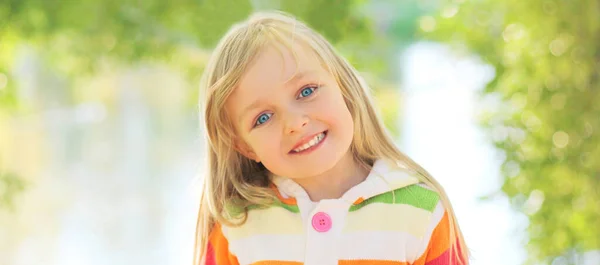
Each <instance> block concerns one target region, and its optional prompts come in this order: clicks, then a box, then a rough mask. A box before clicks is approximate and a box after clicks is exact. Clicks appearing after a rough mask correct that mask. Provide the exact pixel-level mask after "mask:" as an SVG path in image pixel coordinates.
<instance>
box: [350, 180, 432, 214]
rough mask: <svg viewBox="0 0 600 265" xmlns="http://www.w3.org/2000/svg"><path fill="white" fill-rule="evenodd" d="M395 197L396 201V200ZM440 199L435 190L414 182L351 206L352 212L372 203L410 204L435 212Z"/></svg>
mask: <svg viewBox="0 0 600 265" xmlns="http://www.w3.org/2000/svg"><path fill="white" fill-rule="evenodd" d="M394 197H395V200H396V201H394ZM439 199H440V196H439V195H438V194H437V193H436V192H435V191H432V190H429V189H426V188H423V187H421V186H420V185H418V184H414V185H410V186H407V187H404V188H400V189H397V190H394V191H390V192H386V193H382V194H380V195H377V196H375V197H372V198H369V199H367V200H365V201H363V202H361V203H360V204H358V205H352V207H350V212H354V211H356V210H359V209H360V208H362V207H365V206H367V205H369V204H371V203H388V204H408V205H411V206H414V207H417V208H421V209H423V210H427V211H430V212H433V209H435V206H436V205H437V203H438V201H439Z"/></svg>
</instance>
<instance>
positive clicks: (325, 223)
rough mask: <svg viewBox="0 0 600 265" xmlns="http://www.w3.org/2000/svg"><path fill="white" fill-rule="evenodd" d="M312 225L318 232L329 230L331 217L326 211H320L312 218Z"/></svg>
mask: <svg viewBox="0 0 600 265" xmlns="http://www.w3.org/2000/svg"><path fill="white" fill-rule="evenodd" d="M312 226H313V228H314V229H315V230H316V231H317V232H321V233H323V232H327V231H329V229H331V217H329V215H328V214H326V213H324V212H318V213H317V214H315V215H314V216H313V218H312Z"/></svg>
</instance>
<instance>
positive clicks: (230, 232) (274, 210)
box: [223, 206, 304, 240]
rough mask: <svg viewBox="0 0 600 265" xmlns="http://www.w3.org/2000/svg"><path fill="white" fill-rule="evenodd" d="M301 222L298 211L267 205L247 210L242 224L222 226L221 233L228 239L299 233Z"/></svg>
mask: <svg viewBox="0 0 600 265" xmlns="http://www.w3.org/2000/svg"><path fill="white" fill-rule="evenodd" d="M302 227H303V224H302V220H301V219H300V216H299V214H298V213H292V212H290V211H288V210H286V209H284V208H282V207H277V206H274V207H269V208H267V209H257V210H252V211H249V212H248V219H247V220H246V222H245V223H244V224H243V225H242V226H238V227H225V226H224V227H223V235H225V237H227V239H228V240H236V239H242V238H246V237H251V236H253V235H263V234H267V235H278V234H279V235H301V234H303V233H304V232H303V228H302Z"/></svg>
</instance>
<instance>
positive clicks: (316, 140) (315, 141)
mask: <svg viewBox="0 0 600 265" xmlns="http://www.w3.org/2000/svg"><path fill="white" fill-rule="evenodd" d="M326 136H327V131H324V132H321V133H319V134H317V135H315V136H314V137H313V138H312V139H311V140H310V141H308V142H307V143H305V144H303V145H301V146H299V147H297V148H295V149H293V150H292V151H290V153H291V154H299V153H304V152H307V151H310V150H313V149H315V148H316V147H318V146H319V145H320V143H322V142H323V140H325V137H326Z"/></svg>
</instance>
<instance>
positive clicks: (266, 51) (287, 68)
mask: <svg viewBox="0 0 600 265" xmlns="http://www.w3.org/2000/svg"><path fill="white" fill-rule="evenodd" d="M323 71H324V69H323V68H322V67H321V63H320V60H319V59H318V58H317V55H316V53H315V52H313V51H312V50H311V49H308V48H306V47H303V46H301V45H294V47H286V46H283V45H269V46H266V47H265V48H263V49H262V50H261V51H260V52H259V54H258V55H257V56H256V57H255V59H254V61H253V62H252V63H251V64H250V65H249V67H248V68H247V70H246V72H245V73H244V74H243V75H242V78H241V79H240V83H239V86H241V87H244V86H247V85H248V86H255V85H281V84H284V83H286V82H288V81H290V80H291V79H293V78H294V77H295V76H296V75H298V74H302V73H306V72H310V73H313V74H316V73H318V72H323Z"/></svg>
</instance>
